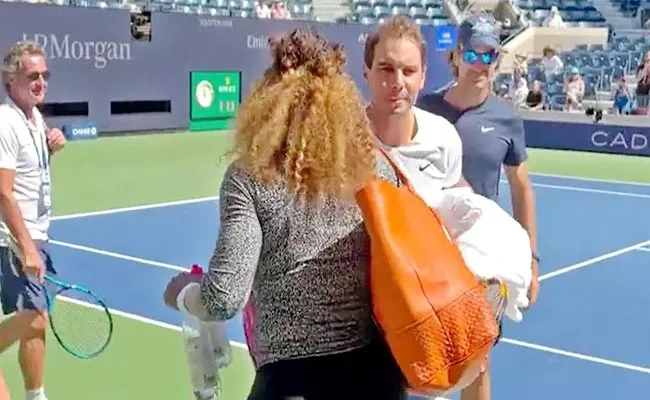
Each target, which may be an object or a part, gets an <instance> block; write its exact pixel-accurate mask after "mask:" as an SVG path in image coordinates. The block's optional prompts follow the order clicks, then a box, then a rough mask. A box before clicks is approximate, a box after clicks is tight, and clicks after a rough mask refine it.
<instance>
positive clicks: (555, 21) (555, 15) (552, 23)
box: [542, 6, 565, 28]
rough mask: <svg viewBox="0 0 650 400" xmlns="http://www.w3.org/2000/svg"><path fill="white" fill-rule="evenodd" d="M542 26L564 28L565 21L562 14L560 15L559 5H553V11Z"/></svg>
mask: <svg viewBox="0 0 650 400" xmlns="http://www.w3.org/2000/svg"><path fill="white" fill-rule="evenodd" d="M542 26H547V27H549V28H564V26H565V25H564V21H563V20H562V16H561V15H560V11H559V10H558V9H557V6H553V7H551V11H550V12H549V13H548V16H547V17H546V18H545V19H544V21H543V22H542Z"/></svg>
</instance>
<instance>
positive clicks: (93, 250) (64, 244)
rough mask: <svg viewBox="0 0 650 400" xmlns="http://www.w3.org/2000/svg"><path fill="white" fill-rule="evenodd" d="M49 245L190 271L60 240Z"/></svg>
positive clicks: (51, 241) (177, 266) (176, 266)
mask: <svg viewBox="0 0 650 400" xmlns="http://www.w3.org/2000/svg"><path fill="white" fill-rule="evenodd" d="M49 243H50V244H55V245H57V246H62V247H68V248H71V249H75V250H81V251H86V252H88V253H95V254H99V255H102V256H108V257H115V258H119V259H122V260H128V261H134V262H137V263H140V264H146V265H152V266H154V267H161V268H167V269H173V270H175V271H181V272H186V271H189V269H188V268H183V267H181V266H179V265H173V264H167V263H163V262H159V261H153V260H147V259H145V258H140V257H133V256H127V255H126V254H120V253H115V252H112V251H106V250H101V249H96V248H94V247H87V246H81V245H78V244H74V243H68V242H62V241H60V240H50V242H49Z"/></svg>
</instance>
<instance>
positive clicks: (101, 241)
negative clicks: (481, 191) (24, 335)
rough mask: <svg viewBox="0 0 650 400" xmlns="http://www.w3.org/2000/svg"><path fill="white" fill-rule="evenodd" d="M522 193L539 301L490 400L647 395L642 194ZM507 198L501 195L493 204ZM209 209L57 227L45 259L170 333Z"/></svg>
mask: <svg viewBox="0 0 650 400" xmlns="http://www.w3.org/2000/svg"><path fill="white" fill-rule="evenodd" d="M533 182H534V184H535V192H536V201H537V219H538V235H539V247H540V252H541V256H542V263H541V265H540V275H541V279H542V280H543V283H542V285H541V292H540V301H539V303H538V304H537V306H536V307H535V308H534V309H533V310H532V311H531V312H529V313H528V314H525V316H524V321H523V322H522V323H520V324H515V323H511V322H510V321H508V322H506V324H505V332H504V336H505V339H503V342H502V343H501V344H499V345H498V346H497V347H496V348H495V350H494V352H493V360H492V370H493V380H492V393H493V398H495V399H499V400H515V399H516V400H519V399H527V400H536V399H540V400H541V399H544V400H547V399H576V400H577V399H590V400H598V399H602V400H611V399H627V398H638V397H644V396H647V393H648V392H649V391H650V361H649V360H650V316H649V314H648V310H649V309H650V290H649V289H648V288H649V287H650V218H649V216H650V212H649V210H650V185H635V184H627V183H617V182H605V181H592V180H584V179H577V178H562V177H555V176H541V175H534V176H533ZM507 190H508V188H507V185H505V184H504V185H502V198H503V199H504V201H507V199H508V197H509V194H508V192H507ZM216 202H217V199H216V198H209V199H198V200H196V201H191V202H176V203H171V204H160V205H154V206H150V207H134V208H132V209H122V210H112V211H111V210H109V211H107V212H102V213H88V214H80V215H73V216H65V217H59V218H56V219H55V221H54V223H53V226H52V239H53V243H52V246H51V252H52V255H53V257H54V260H55V263H56V266H57V269H58V270H59V274H60V276H61V278H62V279H63V280H66V281H70V282H74V283H79V284H82V285H86V286H88V287H90V288H93V289H94V290H95V291H97V292H98V293H99V294H100V295H101V296H102V297H104V298H105V300H106V302H107V303H108V304H109V306H110V307H111V308H113V309H116V310H120V311H123V312H126V313H130V314H135V315H137V316H141V317H145V318H148V319H151V320H155V321H159V322H163V323H166V324H172V325H178V323H179V322H180V318H179V315H178V313H176V312H174V311H171V310H169V309H167V308H166V307H165V306H164V304H163V301H162V291H163V289H164V287H165V285H166V283H167V282H168V281H169V279H170V278H171V277H172V276H174V275H175V274H176V273H177V272H178V271H177V270H180V269H186V268H189V266H191V264H193V263H199V264H201V265H204V266H205V265H207V262H208V259H209V257H210V254H211V252H212V250H213V248H214V245H215V241H216V237H217V233H218V208H217V203H216ZM506 206H507V204H506ZM145 323H146V322H145ZM241 326H242V323H241V319H240V318H236V319H235V320H233V321H230V322H229V330H230V338H231V340H234V341H237V342H240V343H243V342H244V336H243V332H242V329H241ZM116 334H117V335H119V332H116ZM452 397H453V398H454V399H457V398H458V396H457V395H456V396H452Z"/></svg>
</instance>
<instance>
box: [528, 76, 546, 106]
mask: <svg viewBox="0 0 650 400" xmlns="http://www.w3.org/2000/svg"><path fill="white" fill-rule="evenodd" d="M524 108H527V109H529V110H533V111H537V110H542V109H544V93H542V84H541V82H540V81H533V84H532V85H531V90H530V92H528V96H526V104H524Z"/></svg>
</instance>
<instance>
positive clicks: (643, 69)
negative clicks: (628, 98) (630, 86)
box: [636, 51, 650, 108]
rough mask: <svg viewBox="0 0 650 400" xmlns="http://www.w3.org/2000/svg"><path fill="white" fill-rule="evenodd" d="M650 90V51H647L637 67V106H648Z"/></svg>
mask: <svg viewBox="0 0 650 400" xmlns="http://www.w3.org/2000/svg"><path fill="white" fill-rule="evenodd" d="M648 92H650V51H648V52H646V53H645V55H644V56H643V60H642V61H641V63H640V64H639V66H638V67H637V68H636V106H637V107H638V108H647V107H648Z"/></svg>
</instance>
